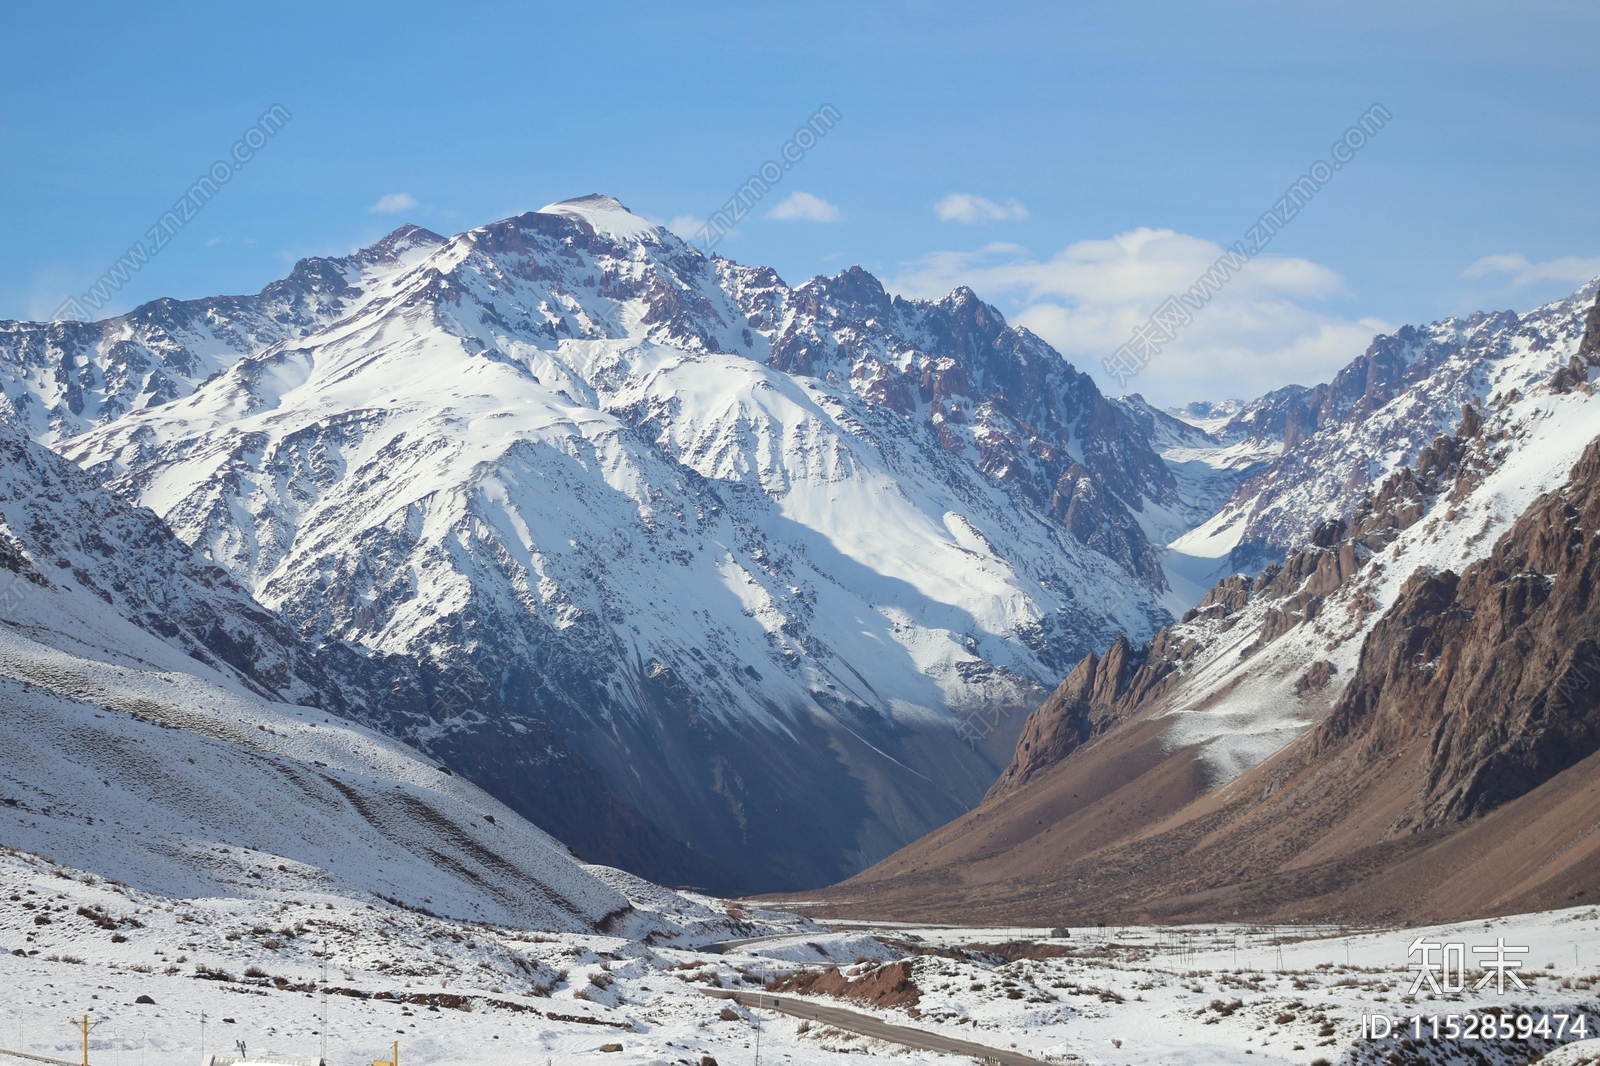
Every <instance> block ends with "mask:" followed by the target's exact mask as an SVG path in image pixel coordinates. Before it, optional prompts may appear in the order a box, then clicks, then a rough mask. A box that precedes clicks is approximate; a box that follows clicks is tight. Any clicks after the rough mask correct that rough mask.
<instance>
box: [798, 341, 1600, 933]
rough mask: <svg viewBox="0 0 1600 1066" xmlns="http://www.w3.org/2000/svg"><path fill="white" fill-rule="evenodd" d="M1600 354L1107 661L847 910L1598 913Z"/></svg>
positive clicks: (1576, 348) (1576, 358) (1059, 698)
mask: <svg viewBox="0 0 1600 1066" xmlns="http://www.w3.org/2000/svg"><path fill="white" fill-rule="evenodd" d="M1591 317H1592V316H1591ZM1594 351H1595V349H1594V348H1593V346H1592V345H1590V344H1589V342H1588V340H1587V338H1585V339H1584V340H1583V341H1582V343H1579V341H1578V338H1573V343H1572V344H1571V345H1570V346H1569V348H1568V350H1565V351H1563V350H1557V351H1554V352H1550V353H1547V355H1546V356H1545V357H1544V366H1543V369H1542V372H1541V373H1539V374H1536V375H1533V374H1525V373H1524V371H1523V370H1522V369H1517V368H1512V369H1513V370H1515V373H1516V376H1517V378H1518V379H1519V380H1525V379H1526V378H1528V377H1532V378H1533V380H1534V384H1533V385H1532V387H1531V388H1530V389H1529V391H1528V393H1527V394H1524V393H1523V392H1522V391H1521V390H1520V389H1517V390H1508V391H1505V392H1495V393H1493V394H1492V395H1491V396H1490V397H1489V398H1488V400H1487V402H1486V403H1485V404H1484V405H1483V406H1482V407H1479V406H1476V405H1468V406H1467V407H1465V408H1464V409H1463V410H1462V413H1461V417H1460V423H1459V425H1458V427H1457V429H1456V432H1455V434H1454V435H1451V436H1442V435H1441V436H1439V437H1437V438H1436V439H1435V440H1434V441H1433V442H1432V443H1431V444H1429V445H1428V446H1426V447H1424V448H1423V449H1421V451H1420V452H1419V453H1418V455H1417V458H1416V463H1415V466H1412V467H1405V468H1402V469H1400V470H1398V471H1397V472H1395V473H1394V474H1392V475H1391V476H1390V477H1388V478H1387V479H1386V480H1385V481H1384V483H1383V484H1382V485H1380V486H1379V487H1378V488H1377V489H1375V490H1373V491H1371V492H1369V493H1367V494H1366V495H1365V496H1364V497H1363V498H1362V499H1361V500H1360V501H1358V503H1357V505H1356V506H1355V507H1354V509H1353V511H1352V512H1351V513H1350V514H1349V517H1348V521H1345V520H1342V519H1341V520H1335V521H1332V522H1327V523H1324V524H1323V525H1322V526H1320V527H1318V528H1317V529H1316V530H1315V531H1314V533H1313V534H1312V536H1311V537H1310V539H1309V543H1307V544H1305V545H1304V546H1303V547H1302V548H1300V549H1298V550H1296V551H1294V552H1292V553H1290V554H1289V555H1288V556H1287V557H1286V558H1285V559H1284V560H1283V562H1282V563H1281V564H1273V565H1271V566H1269V567H1267V568H1266V569H1264V570H1263V571H1262V572H1261V573H1259V574H1257V575H1256V576H1255V577H1253V578H1252V577H1247V576H1245V575H1236V576H1234V577H1230V578H1227V579H1224V580H1223V581H1221V582H1219V583H1218V584H1217V586H1216V587H1215V588H1214V589H1213V590H1212V591H1211V593H1210V594H1209V595H1208V596H1207V597H1206V598H1205V600H1203V601H1202V602H1201V603H1200V604H1199V605H1198V606H1197V607H1195V608H1194V609H1193V610H1191V611H1189V612H1188V613H1187V614H1186V615H1185V617H1184V618H1183V619H1182V620H1181V621H1180V622H1179V623H1178V624H1176V625H1173V626H1170V627H1167V628H1165V629H1163V630H1162V631H1161V632H1159V633H1158V634H1156V636H1155V637H1154V638H1153V639H1152V640H1150V641H1149V642H1147V643H1146V644H1145V645H1144V646H1143V647H1138V648H1136V647H1134V646H1133V645H1132V644H1131V643H1127V642H1122V641H1119V642H1117V643H1116V644H1115V645H1113V647H1112V648H1111V649H1110V650H1109V651H1108V652H1106V653H1105V655H1104V656H1094V655H1091V656H1087V657H1085V658H1084V659H1083V660H1082V661H1081V662H1080V663H1079V664H1078V665H1077V666H1076V667H1075V668H1074V669H1073V670H1072V671H1071V672H1070V673H1069V675H1068V676H1067V678H1066V680H1065V681H1063V682H1062V684H1061V685H1060V686H1058V688H1057V689H1056V691H1055V692H1054V693H1053V694H1052V695H1051V696H1050V698H1049V699H1047V700H1046V701H1045V702H1044V703H1043V704H1042V705H1041V706H1040V707H1039V708H1038V709H1037V710H1036V711H1035V712H1034V713H1033V715H1032V716H1030V718H1029V719H1028V721H1027V723H1026V724H1025V725H1024V727H1023V730H1022V733H1021V736H1020V738H1019V742H1018V746H1017V750H1016V753H1015V755H1014V757H1013V760H1012V763H1011V765H1010V766H1009V767H1008V768H1007V770H1006V771H1005V772H1004V773H1003V774H1002V775H1001V777H1000V779H999V781H997V782H996V784H995V785H994V787H993V788H992V789H991V790H990V791H989V793H988V795H987V796H986V797H985V800H984V802H983V804H981V805H980V806H979V807H978V808H977V809H975V810H974V811H972V812H969V813H968V814H967V815H964V816H963V817H962V818H960V819H958V820H956V821H954V822H952V823H951V824H950V825H947V826H944V827H942V828H941V829H940V830H938V831H937V832H935V833H932V834H930V835H929V836H928V837H926V838H924V839H923V840H920V841H918V842H916V843H915V844H914V845H912V846H910V847H908V848H906V849H903V850H902V851H901V852H899V853H897V854H896V855H894V856H891V857H890V858H889V859H886V860H885V861H884V862H882V863H879V864H878V865H876V866H875V867H873V868H872V869H869V870H867V871H865V872H864V873H862V874H860V875H858V876H857V877H856V878H854V879H852V880H850V881H848V882H846V883H845V884H844V885H841V886H838V887H837V888H835V889H833V890H830V891H828V892H825V893H822V894H821V895H822V897H823V898H825V899H837V900H839V902H838V903H837V904H834V905H832V908H833V910H834V911H836V912H837V913H839V914H853V913H873V914H876V915H878V916H880V917H882V916H886V915H893V916H899V917H908V918H910V917H916V918H921V919H940V920H953V919H954V918H955V916H956V915H961V916H963V918H964V920H972V919H973V917H974V916H975V915H982V916H983V917H984V918H985V919H987V920H996V921H1001V920H1004V921H1015V920H1032V921H1049V922H1062V921H1066V922H1074V921H1076V922H1082V921H1085V920H1091V919H1093V918H1096V917H1107V918H1110V917H1121V918H1139V917H1143V918H1155V919H1163V920H1190V919H1193V920H1215V919H1226V918H1232V917H1260V918H1303V917H1330V918H1362V919H1365V920H1369V921H1370V920H1375V919H1379V918H1391V917H1392V918H1397V919H1405V920H1422V919H1436V918H1438V919H1450V918H1459V917H1464V916H1469V915H1475V914H1487V913H1505V912H1506V911H1509V910H1518V909H1533V908H1538V907H1551V906H1561V905H1569V904H1571V903H1574V902H1578V901H1592V900H1594V899H1595V898H1596V892H1597V889H1596V887H1595V886H1596V885H1597V884H1600V881H1597V879H1596V875H1597V874H1600V846H1597V845H1596V843H1595V841H1594V840H1593V839H1591V837H1590V835H1589V833H1588V828H1587V827H1589V826H1591V825H1593V824H1594V821H1595V818H1596V817H1597V816H1600V792H1597V791H1596V790H1595V787H1594V782H1595V777H1594V774H1595V772H1596V769H1595V767H1596V764H1597V762H1600V646H1597V641H1600V603H1597V602H1596V600H1595V589H1596V581H1597V579H1600V569H1597V568H1600V558H1597V556H1596V551H1595V546H1596V544H1597V538H1600V404H1596V402H1595V401H1594V398H1593V387H1592V385H1591V383H1590V381H1589V378H1590V377H1591V376H1592V375H1593V374H1594V373H1595V371H1594V366H1595V365H1596V364H1597V363H1600V358H1595V357H1594V356H1591V354H1590V353H1591V352H1594ZM1557 472H1559V473H1557ZM1540 490H1548V491H1543V492H1542V493H1541V491H1540ZM1507 512H1510V515H1508V514H1507ZM1513 515H1514V516H1515V517H1514V520H1512V519H1511V516H1513ZM1496 530H1503V532H1500V533H1499V534H1498V536H1496V537H1494V538H1490V537H1489V536H1487V534H1489V533H1490V532H1492V531H1496ZM1452 564H1453V565H1452ZM846 901H848V902H846Z"/></svg>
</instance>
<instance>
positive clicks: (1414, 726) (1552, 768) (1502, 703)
mask: <svg viewBox="0 0 1600 1066" xmlns="http://www.w3.org/2000/svg"><path fill="white" fill-rule="evenodd" d="M1597 536H1600V441H1597V442H1596V443H1594V444H1591V445H1590V446H1589V449H1588V451H1586V452H1585V453H1584V456H1583V458H1582V460H1581V461H1580V462H1579V463H1578V465H1577V466H1576V467H1574V468H1573V471H1572V480H1571V482H1570V484H1569V485H1568V487H1567V488H1566V489H1565V490H1563V491H1561V492H1558V493H1553V494H1551V495H1549V496H1546V497H1543V498H1541V499H1540V500H1539V501H1538V502H1536V503H1535V504H1534V506H1533V507H1532V508H1530V509H1529V510H1528V511H1527V512H1526V513H1525V514H1524V515H1523V516H1522V517H1521V518H1520V519H1519V520H1518V521H1517V524H1516V525H1515V527H1513V529H1512V530H1511V532H1510V533H1508V534H1507V535H1506V536H1505V537H1503V538H1501V540H1500V541H1499V543H1498V544H1496V545H1495V549H1494V552H1493V554H1492V555H1490V556H1489V558H1487V559H1485V560H1483V561H1482V562H1479V563H1476V564H1474V565H1473V566H1471V567H1469V568H1468V569H1467V570H1466V571H1465V572H1464V573H1463V574H1461V575H1460V576H1459V577H1458V576H1457V575H1456V574H1454V573H1452V572H1451V571H1449V570H1444V571H1441V572H1438V573H1427V572H1423V571H1419V572H1418V573H1417V574H1415V575H1414V576H1413V577H1412V578H1411V580H1410V581H1409V582H1407V584H1406V588H1405V591H1404V592H1403V594H1402V596H1401V599H1400V601H1399V602H1398V603H1396V604H1395V606H1394V607H1393V608H1392V609H1391V610H1390V611H1389V612H1388V613H1387V614H1386V615H1385V616H1384V617H1383V619H1382V620H1380V621H1379V622H1378V625H1377V628H1376V629H1374V630H1373V633H1372V635H1371V637H1369V638H1368V640H1367V644H1366V647H1365V648H1363V649H1362V657H1361V665H1360V667H1359V669H1358V670H1357V672H1356V676H1355V677H1354V678H1353V679H1352V681H1351V684H1350V687H1349V689H1348V690H1347V691H1346V693H1345V696H1344V699H1343V700H1342V701H1341V702H1340V704H1339V706H1338V707H1337V708H1336V709H1335V711H1334V713H1333V715H1332V716H1331V717H1330V718H1329V719H1328V721H1327V722H1326V723H1324V725H1323V726H1322V727H1321V729H1320V730H1319V732H1318V735H1317V737H1316V739H1315V743H1314V744H1313V751H1314V752H1320V753H1326V752H1331V751H1333V750H1334V749H1336V748H1337V749H1345V750H1349V751H1351V752H1353V753H1354V757H1355V758H1357V759H1359V758H1361V757H1362V756H1363V754H1364V753H1365V752H1368V751H1371V752H1373V753H1377V752H1381V751H1384V750H1388V749H1392V748H1396V747H1401V746H1406V745H1408V744H1410V742H1412V741H1419V740H1425V741H1426V744H1427V752H1428V755H1427V759H1426V769H1425V771H1424V773H1423V775H1422V780H1421V781H1420V783H1419V784H1420V787H1419V788H1418V789H1417V791H1416V794H1415V796H1414V798H1413V800H1412V801H1411V802H1410V803H1409V804H1408V805H1407V807H1406V809H1405V811H1404V812H1403V813H1402V814H1401V815H1400V816H1399V817H1397V818H1396V819H1395V820H1394V821H1393V823H1391V825H1390V826H1389V827H1388V829H1387V830H1386V833H1388V834H1396V833H1403V832H1412V831H1416V830H1422V829H1429V828H1433V827H1435V826H1440V825H1446V824H1449V823H1452V822H1458V821H1461V820H1463V819H1466V818H1472V817H1477V816H1481V815H1483V814H1486V813H1487V812H1489V811H1491V810H1493V809H1495V808H1496V807H1498V806H1500V805H1501V804H1503V803H1506V802H1507V801H1509V800H1512V799H1515V798H1517V797H1518V796H1521V795H1523V794H1525V793H1527V792H1529V791H1531V790H1532V789H1534V788H1536V787H1537V786H1538V785H1540V784H1542V783H1543V782H1545V781H1547V780H1549V779H1550V778H1552V777H1554V776H1555V775H1556V774H1558V773H1560V772H1561V771H1562V770H1565V769H1566V768H1567V767H1569V766H1572V765H1574V764H1576V763H1578V762H1580V761H1582V760H1583V759H1584V758H1585V757H1587V756H1588V755H1590V754H1591V753H1593V752H1595V751H1596V750H1600V686H1597V682H1600V648H1597V646H1596V640H1597V639H1600V596H1597V594H1596V590H1597V587H1600V586H1597V581H1600V541H1597V539H1596V538H1597Z"/></svg>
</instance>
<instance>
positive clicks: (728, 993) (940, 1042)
mask: <svg viewBox="0 0 1600 1066" xmlns="http://www.w3.org/2000/svg"><path fill="white" fill-rule="evenodd" d="M702 991H704V992H705V994H706V995H708V996H715V997H716V998H718V999H731V1000H734V1001H735V1002H737V1003H740V1004H743V1005H744V1006H746V1007H760V1008H761V1009H763V1010H775V1011H778V1012H779V1013H780V1014H788V1015H790V1016H792V1017H795V1018H806V1019H810V1020H811V1021H817V1022H826V1023H827V1024H828V1025H831V1026H833V1027H835V1028H837V1029H848V1030H849V1031H850V1032H852V1033H860V1034H861V1035H862V1036H870V1037H872V1038H873V1039H874V1040H887V1041H889V1042H890V1043H893V1044H900V1045H903V1046H905V1047H908V1048H915V1049H916V1050H918V1051H943V1052H948V1053H949V1054H952V1055H970V1056H971V1057H972V1058H975V1059H981V1060H983V1061H986V1062H995V1063H999V1064H1000V1066H1047V1064H1046V1063H1045V1061H1044V1060H1043V1059H1036V1058H1033V1057H1032V1056H1031V1055H1023V1054H1021V1053H1019V1052H1016V1051H1010V1050H1002V1049H1001V1048H997V1047H990V1046H988V1045H987V1044H975V1043H973V1042H972V1041H970V1040H957V1039H955V1038H954V1037H948V1036H941V1035H939V1034H938V1033H930V1032H928V1031H927V1030H926V1029H912V1028H911V1027H909V1026H905V1025H891V1024H889V1023H888V1022H885V1021H880V1020H879V1019H877V1018H874V1017H873V1016H872V1015H870V1014H858V1013H856V1012H855V1011H853V1010H844V1009H842V1008H840V1007H825V1006H823V1005H822V1004H820V1003H818V1002H817V1001H816V1000H815V999H813V998H811V997H808V996H774V995H772V994H770V993H764V992H736V991H733V990H731V989H716V988H707V989H702Z"/></svg>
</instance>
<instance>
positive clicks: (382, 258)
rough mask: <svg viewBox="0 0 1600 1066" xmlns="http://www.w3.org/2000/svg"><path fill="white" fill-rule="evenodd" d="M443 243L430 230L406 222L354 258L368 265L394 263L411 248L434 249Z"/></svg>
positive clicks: (440, 238) (443, 240) (441, 238)
mask: <svg viewBox="0 0 1600 1066" xmlns="http://www.w3.org/2000/svg"><path fill="white" fill-rule="evenodd" d="M444 242H445V238H443V237H441V236H439V235H438V234H437V233H435V232H433V231H432V230H427V229H423V228H422V227H421V226H414V225H412V224H411V223H409V222H407V223H406V224H405V225H403V226H401V227H400V228H399V229H396V230H395V231H394V232H392V233H390V234H388V235H387V236H385V237H384V238H383V239H382V240H380V241H378V242H377V243H376V244H373V245H370V246H368V247H366V248H363V249H361V250H360V251H359V252H357V253H356V258H357V259H359V260H360V261H362V262H368V263H388V262H394V261H396V260H398V259H399V258H400V257H401V256H403V255H404V254H405V253H406V252H409V251H411V250H412V249H413V248H436V247H438V246H439V245H441V244H443V243H444Z"/></svg>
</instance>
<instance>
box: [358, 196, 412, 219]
mask: <svg viewBox="0 0 1600 1066" xmlns="http://www.w3.org/2000/svg"><path fill="white" fill-rule="evenodd" d="M420 206H421V205H420V204H418V203H417V200H416V197H414V196H412V195H411V194H410V193H405V192H392V193H389V194H388V195H387V196H380V197H378V202H377V203H375V204H373V205H372V206H371V207H369V208H368V209H367V210H369V211H373V212H376V213H377V214H380V215H398V214H400V213H401V212H402V211H410V210H412V209H413V208H416V207H420Z"/></svg>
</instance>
